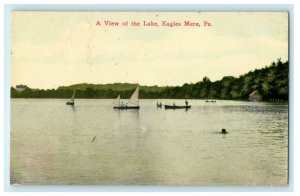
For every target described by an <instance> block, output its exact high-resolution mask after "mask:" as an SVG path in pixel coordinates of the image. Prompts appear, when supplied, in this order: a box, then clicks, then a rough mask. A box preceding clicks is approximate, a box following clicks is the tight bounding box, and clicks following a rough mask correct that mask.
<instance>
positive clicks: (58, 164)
mask: <svg viewBox="0 0 300 196" xmlns="http://www.w3.org/2000/svg"><path fill="white" fill-rule="evenodd" d="M179 101H180V100H179ZM155 102H156V101H155V100H141V102H140V105H141V108H140V110H114V109H113V107H112V101H111V100H78V101H77V102H76V104H77V105H76V108H75V107H72V109H67V108H64V107H62V103H63V102H62V101H61V100H35V101H32V100H30V99H29V100H25V99H24V100H22V99H17V100H15V99H13V100H12V107H11V173H12V180H13V181H14V182H16V183H29V184H32V183H33V184H50V183H52V184H60V183H63V184H74V183H75V184H133V185H134V184H172V185H174V184H177V185H178V184H181V185H184V184H186V185H216V184H217V185H222V184H227V185H228V184H229V185H238V184H242V185H247V184H252V185H253V184H255V185H265V184H266V183H267V184H272V185H282V184H283V183H285V182H286V179H287V175H286V173H287V157H288V156H287V155H288V153H287V152H288V151H287V150H288V110H287V109H288V107H287V106H286V105H267V104H263V103H258V104H257V105H254V106H252V105H250V103H248V102H232V101H218V103H217V104H214V105H213V104H206V103H203V100H193V105H192V109H190V111H189V112H187V111H184V110H179V111H177V110H176V111H172V110H171V111H170V110H164V109H158V108H156V107H155V106H156V105H155ZM170 102H173V101H170ZM69 110H72V111H73V112H74V113H75V112H76V115H73V113H72V112H70V111H69ZM278 111H279V112H278ZM36 122H38V123H36ZM223 128H226V130H227V131H228V132H229V133H228V134H222V133H220V132H221V130H222V129H223ZM95 136H96V137H95ZM94 138H95V139H94ZM45 144H47V145H45ZM249 176H251V179H250V178H249Z"/></svg>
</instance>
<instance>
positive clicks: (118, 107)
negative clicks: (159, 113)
mask: <svg viewBox="0 0 300 196" xmlns="http://www.w3.org/2000/svg"><path fill="white" fill-rule="evenodd" d="M114 109H118V110H131V109H136V110H138V109H140V106H114Z"/></svg>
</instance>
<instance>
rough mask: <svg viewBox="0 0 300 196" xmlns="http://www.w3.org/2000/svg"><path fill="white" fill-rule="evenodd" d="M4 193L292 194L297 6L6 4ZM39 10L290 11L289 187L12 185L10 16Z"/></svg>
mask: <svg viewBox="0 0 300 196" xmlns="http://www.w3.org/2000/svg"><path fill="white" fill-rule="evenodd" d="M3 10H4V20H3V21H4V53H3V54H4V84H3V87H4V88H3V89H4V96H2V97H4V102H2V103H4V107H3V108H4V113H3V114H4V115H3V118H2V119H4V121H3V124H4V138H3V139H4V140H2V141H4V191H9V192H10V191H13V192H49V191H54V192H57V191H59V192H74V191H75V192H96V191H101V192H174V191H175V192H181V191H186V192H198V191H202V192H232V191H233V192H240V191H243V192H244V191H246V192H247V191H249V192H253V191H254V192H265V191H267V192H291V191H293V190H294V113H295V109H294V68H295V66H294V43H295V42H294V24H295V23H294V5H293V4H181V5H175V4H172V5H170V4H155V5H153V4H151V5H149V4H144V5H138V4H118V5H114V4H81V5H79V4H14V5H4V8H3ZM13 10H24V11H26V10H39V11H43V10H45V11H52V10H53V11H141V12H142V11H199V10H200V11H225V12H229V11H288V12H289V19H290V20H289V22H290V26H289V62H290V70H289V72H290V83H289V84H290V86H289V87H290V99H289V185H288V186H282V187H281V186H280V187H273V186H125V185H124V186H102V185H99V186H77V185H72V186H68V185H67V186H63V185H62V186H44V185H41V186H38V185H26V186H25V185H22V186H11V185H10V184H9V172H10V171H9V156H10V153H9V149H10V134H9V129H10V119H9V118H10V58H9V56H10V55H9V51H10V49H9V48H10V13H11V11H13Z"/></svg>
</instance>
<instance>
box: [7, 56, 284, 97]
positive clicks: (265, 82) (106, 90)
mask: <svg viewBox="0 0 300 196" xmlns="http://www.w3.org/2000/svg"><path fill="white" fill-rule="evenodd" d="M288 74H289V63H288V61H287V62H284V63H283V62H281V59H278V60H277V62H276V63H275V62H273V63H271V65H269V66H266V67H265V68H262V69H255V70H253V71H250V72H248V73H246V74H244V75H241V76H240V77H238V78H236V77H233V76H225V77H223V78H222V79H221V80H217V81H214V82H212V81H210V79H209V78H208V77H204V78H203V79H202V80H201V81H199V82H197V83H194V84H193V83H190V84H187V83H186V84H183V85H182V86H169V87H168V86H167V87H158V86H141V88H140V98H155V99H159V98H182V99H184V98H188V99H235V100H246V99H247V98H248V96H249V94H250V93H251V92H253V91H254V90H258V91H259V92H260V94H261V95H262V98H263V100H264V101H270V100H274V99H275V100H284V101H287V100H288V81H289V77H288ZM135 87H136V84H129V83H114V84H86V83H84V84H74V85H70V86H61V87H59V88H57V89H47V90H44V89H31V88H28V89H26V90H24V91H22V92H18V91H17V90H16V89H15V88H13V87H11V97H12V98H69V97H71V96H72V94H73V90H74V89H76V98H115V97H117V96H118V95H119V94H120V95H121V97H123V98H129V97H130V95H131V94H132V92H133V90H134V89H135Z"/></svg>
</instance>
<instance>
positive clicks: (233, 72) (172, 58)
mask: <svg viewBox="0 0 300 196" xmlns="http://www.w3.org/2000/svg"><path fill="white" fill-rule="evenodd" d="M105 21H112V22H119V26H107V25H106V24H105ZM127 21H128V23H127V25H126V22H127ZM133 21H135V22H140V23H141V26H132V25H131V22H133ZM143 21H146V22H150V21H153V22H157V24H158V26H143ZM162 21H166V22H169V23H172V22H177V23H180V24H181V26H176V27H169V26H162ZM185 21H190V22H198V23H199V24H200V27H198V26H184V22H185ZM204 21H207V22H209V23H210V24H211V26H204ZM99 23H100V25H99ZM10 54H11V66H10V69H11V86H16V85H17V84H25V85H28V86H29V87H31V88H43V89H49V88H57V87H59V86H66V85H71V84H77V83H95V84H107V83H115V82H122V83H123V82H127V83H139V84H140V85H158V86H166V85H169V86H174V85H183V84H184V83H195V82H198V81H201V80H202V78H203V77H204V76H207V77H208V78H209V79H210V80H211V81H216V80H220V79H222V77H224V76H235V77H238V76H240V75H241V74H245V73H247V72H249V71H250V70H254V69H257V68H258V69H259V68H262V67H265V66H266V65H270V64H271V63H272V61H277V59H278V58H281V59H282V61H286V60H288V13H287V12H37V11H15V12H13V13H12V22H11V52H10Z"/></svg>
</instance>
